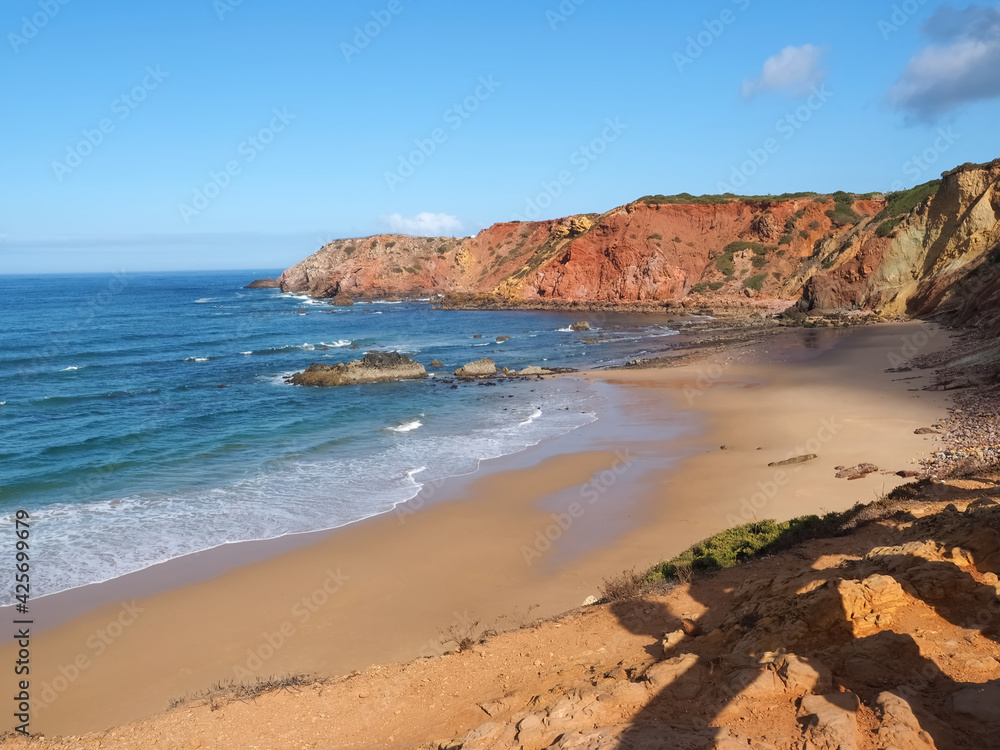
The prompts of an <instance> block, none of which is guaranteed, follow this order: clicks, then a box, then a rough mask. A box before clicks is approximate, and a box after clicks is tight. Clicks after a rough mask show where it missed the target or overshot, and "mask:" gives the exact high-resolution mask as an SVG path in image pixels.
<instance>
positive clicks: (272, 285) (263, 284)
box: [243, 279, 281, 289]
mask: <svg viewBox="0 0 1000 750" xmlns="http://www.w3.org/2000/svg"><path fill="white" fill-rule="evenodd" d="M280 287H281V282H280V281H279V280H278V279H257V280H256V281H251V282H250V283H249V284H247V285H246V286H245V287H243V288H244V289H279V288H280Z"/></svg>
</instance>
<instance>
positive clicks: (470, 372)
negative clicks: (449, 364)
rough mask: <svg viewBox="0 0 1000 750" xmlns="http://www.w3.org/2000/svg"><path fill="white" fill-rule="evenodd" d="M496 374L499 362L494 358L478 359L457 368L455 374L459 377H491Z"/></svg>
mask: <svg viewBox="0 0 1000 750" xmlns="http://www.w3.org/2000/svg"><path fill="white" fill-rule="evenodd" d="M496 374H497V363H496V362H494V361H493V360H492V359H477V360H476V361H475V362H469V364H467V365H464V366H463V367H459V368H458V369H457V370H455V376H456V377H459V378H491V377H493V376H494V375H496Z"/></svg>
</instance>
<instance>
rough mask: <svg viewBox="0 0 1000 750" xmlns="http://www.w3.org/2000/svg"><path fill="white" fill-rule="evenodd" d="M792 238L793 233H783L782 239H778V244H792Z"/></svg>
mask: <svg viewBox="0 0 1000 750" xmlns="http://www.w3.org/2000/svg"><path fill="white" fill-rule="evenodd" d="M792 239H793V238H792V235H791V234H783V235H782V236H781V239H780V240H778V244H779V245H791V244H792Z"/></svg>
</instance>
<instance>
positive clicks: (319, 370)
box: [290, 352, 427, 386]
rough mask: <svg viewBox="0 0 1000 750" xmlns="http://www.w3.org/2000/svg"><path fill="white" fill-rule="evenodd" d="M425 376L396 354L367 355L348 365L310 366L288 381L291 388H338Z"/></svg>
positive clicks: (425, 375) (425, 373) (421, 367)
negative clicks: (301, 386)
mask: <svg viewBox="0 0 1000 750" xmlns="http://www.w3.org/2000/svg"><path fill="white" fill-rule="evenodd" d="M426 377H427V370H425V369H424V366H423V365H422V364H420V363H419V362H414V361H413V360H412V359H410V358H409V357H407V356H405V355H402V354H400V353H399V352H368V353H367V354H366V355H365V356H364V357H362V358H361V359H359V360H355V361H353V362H348V363H347V364H339V365H324V364H312V365H309V367H308V368H306V370H305V371H304V372H297V373H295V374H294V375H293V376H292V377H291V378H290V382H291V383H292V384H293V385H307V386H338V385H354V384H356V383H380V382H384V381H388V380H417V379H420V378H426Z"/></svg>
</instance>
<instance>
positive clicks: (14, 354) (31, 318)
mask: <svg viewBox="0 0 1000 750" xmlns="http://www.w3.org/2000/svg"><path fill="white" fill-rule="evenodd" d="M275 273H276V271H275V270H273V269H272V270H269V271H253V272H234V271H225V272H213V273H202V272H199V273H146V274H125V275H121V274H94V275H66V276H58V275H51V276H35V277H27V276H0V482H2V486H0V507H2V511H3V513H4V514H6V515H7V516H8V517H12V516H13V514H14V513H15V512H16V511H17V510H18V509H24V510H27V511H28V512H29V514H30V516H31V529H32V533H31V560H32V579H31V580H32V591H31V594H32V597H33V598H34V597H38V596H41V595H45V594H51V593H55V592H58V591H62V590H65V589H69V588H73V587H77V586H81V585H85V584H89V583H95V582H98V581H104V580H108V579H111V578H114V577H117V576H120V575H123V574H125V573H129V572H133V571H136V570H140V569H142V568H145V567H148V566H150V565H153V564H155V563H159V562H164V561H166V560H169V559H172V558H174V557H178V556H181V555H185V554H188V553H192V552H197V551H200V550H205V549H209V548H212V547H215V546H218V545H221V544H226V543H230V542H240V541H249V540H256V539H269V538H273V537H278V536H282V535H286V534H293V533H298V532H307V531H318V530H322V529H331V528H336V527H338V526H343V525H345V524H348V523H351V522H354V521H357V520H360V519H363V518H366V517H369V516H372V515H375V514H378V513H383V512H387V511H390V510H391V509H392V508H393V507H395V506H396V505H397V504H398V503H401V502H404V501H406V500H408V499H410V498H412V497H413V496H414V495H415V494H416V493H417V491H418V490H419V489H420V487H421V485H422V484H424V483H425V482H429V481H436V480H440V479H443V478H446V477H449V476H457V475H462V474H469V473H471V472H474V471H476V470H477V468H478V467H479V465H480V462H481V461H483V460H485V459H490V458H495V457H499V456H503V455H508V454H512V453H516V452H518V451H521V450H524V449H525V448H527V447H529V446H532V445H535V444H537V443H539V442H541V441H544V440H546V439H548V438H552V437H555V436H558V435H563V434H566V433H567V432H569V431H572V430H575V429H578V428H581V427H584V426H585V425H589V424H591V423H593V422H595V421H596V420H598V419H599V415H600V412H601V408H602V403H601V402H602V398H603V397H602V396H601V394H600V393H599V390H598V389H596V388H594V387H593V386H590V385H589V384H588V383H587V382H586V381H585V380H584V379H580V378H572V377H570V378H551V379H547V380H542V381H539V380H535V379H531V380H527V381H521V382H514V381H502V382H501V383H500V384H499V385H497V386H495V387H483V386H480V385H478V384H475V383H473V384H468V385H461V386H460V387H458V388H452V387H451V386H450V385H449V384H444V383H440V382H438V381H439V379H441V378H444V377H447V375H449V374H450V371H451V370H454V369H455V368H457V367H459V366H461V365H463V364H465V363H466V362H469V361H472V360H475V359H479V358H481V357H490V358H492V359H494V360H495V361H496V362H497V364H498V366H500V367H503V366H506V367H510V368H512V369H517V368H522V367H526V366H529V365H540V366H549V367H572V368H576V369H587V368H593V367H601V366H607V365H613V364H620V363H622V362H624V361H625V360H627V359H630V358H633V357H635V356H638V355H641V354H642V353H644V352H659V351H662V350H663V349H665V348H667V347H668V346H669V340H670V337H672V336H673V335H674V334H676V330H674V329H672V328H670V327H669V326H668V325H667V324H666V322H665V320H666V319H665V317H664V319H663V321H660V322H658V321H657V319H655V318H653V317H651V316H649V315H641V316H640V315H625V314H621V315H618V314H613V315H600V316H598V315H595V314H587V313H559V312H533V311H503V312H496V311H441V310H433V309H432V308H431V306H430V304H429V303H428V302H427V301H421V302H373V303H363V304H356V305H354V306H353V307H333V306H331V305H329V304H327V303H326V302H325V301H321V300H313V299H310V298H308V297H305V296H302V295H294V294H286V293H282V292H281V291H279V290H277V289H260V290H258V289H254V290H251V289H243V288H242V287H243V286H244V285H245V284H247V283H248V282H249V281H251V280H252V279H253V278H258V277H260V276H263V275H269V274H272V275H273V274H275ZM580 319H589V320H590V321H591V322H592V323H594V329H593V330H591V331H589V332H576V331H572V330H571V329H570V328H569V326H570V324H571V323H573V322H574V321H576V320H580ZM477 335H478V336H479V338H477ZM499 336H510V337H511V338H510V340H508V341H505V342H503V343H497V341H496V339H497V337H499ZM355 346H356V347H358V348H357V349H352V348H351V347H355ZM370 350H381V351H393V350H394V351H400V352H404V353H408V354H412V355H413V356H414V357H415V358H416V359H417V360H418V361H420V362H421V363H423V364H424V365H429V363H430V362H431V361H432V360H435V359H437V360H440V361H441V362H443V363H445V364H446V365H447V368H448V369H447V371H444V372H442V373H441V375H439V376H438V377H437V378H432V379H428V380H426V381H406V382H393V383H379V384H368V385H358V386H347V387H340V388H302V387H296V386H291V385H288V384H286V383H285V382H284V377H285V376H287V375H289V374H290V373H292V372H295V371H297V370H302V369H304V368H305V367H307V366H308V365H309V364H311V363H313V362H324V363H337V362H346V361H349V360H351V359H357V358H358V357H360V356H361V355H362V354H363V353H364V352H365V351H370ZM428 369H431V368H428ZM12 601H13V599H12V592H10V591H9V590H7V591H3V592H0V604H4V605H6V604H10V603H12Z"/></svg>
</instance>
